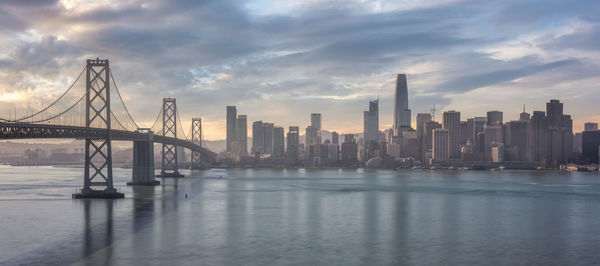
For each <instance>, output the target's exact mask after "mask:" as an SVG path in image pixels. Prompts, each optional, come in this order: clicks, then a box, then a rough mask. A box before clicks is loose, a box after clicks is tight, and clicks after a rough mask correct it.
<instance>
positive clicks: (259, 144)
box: [252, 121, 265, 154]
mask: <svg viewBox="0 0 600 266" xmlns="http://www.w3.org/2000/svg"><path fill="white" fill-rule="evenodd" d="M264 142H265V134H264V132H263V123H262V121H254V123H252V154H257V153H259V154H262V153H264V152H265V145H264Z"/></svg>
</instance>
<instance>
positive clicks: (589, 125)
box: [583, 122, 598, 131]
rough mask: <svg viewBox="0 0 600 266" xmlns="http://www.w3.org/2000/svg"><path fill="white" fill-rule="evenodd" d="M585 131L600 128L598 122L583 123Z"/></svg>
mask: <svg viewBox="0 0 600 266" xmlns="http://www.w3.org/2000/svg"><path fill="white" fill-rule="evenodd" d="M583 127H584V129H583V130H584V131H596V130H598V123H593V122H587V123H585V124H584V125H583Z"/></svg>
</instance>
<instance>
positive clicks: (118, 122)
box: [110, 110, 128, 131]
mask: <svg viewBox="0 0 600 266" xmlns="http://www.w3.org/2000/svg"><path fill="white" fill-rule="evenodd" d="M110 114H111V115H112V117H113V118H114V119H115V121H116V122H117V124H119V126H121V128H122V129H123V130H125V131H128V129H127V128H126V127H124V126H123V124H121V122H120V121H119V119H118V118H117V116H116V115H115V113H113V111H112V110H110Z"/></svg>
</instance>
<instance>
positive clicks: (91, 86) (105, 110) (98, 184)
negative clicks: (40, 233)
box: [73, 59, 125, 199]
mask: <svg viewBox="0 0 600 266" xmlns="http://www.w3.org/2000/svg"><path fill="white" fill-rule="evenodd" d="M85 87H86V95H85V109H86V110H85V127H86V128H91V127H95V128H101V129H103V130H104V129H105V130H106V131H105V132H106V133H105V135H104V136H100V137H94V138H86V139H85V167H84V176H83V188H82V189H81V191H80V192H79V193H75V194H73V198H74V199H88V198H99V199H117V198H124V197H125V194H123V193H120V192H118V191H117V190H116V189H115V188H114V186H113V175H112V174H113V173H112V149H111V126H110V118H111V115H110V68H109V66H108V60H100V59H96V60H93V59H88V60H87V65H86V85H85ZM96 188H100V189H96Z"/></svg>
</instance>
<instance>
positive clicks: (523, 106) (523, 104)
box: [523, 104, 525, 113]
mask: <svg viewBox="0 0 600 266" xmlns="http://www.w3.org/2000/svg"><path fill="white" fill-rule="evenodd" d="M523 113H525V105H524V104H523Z"/></svg>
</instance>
